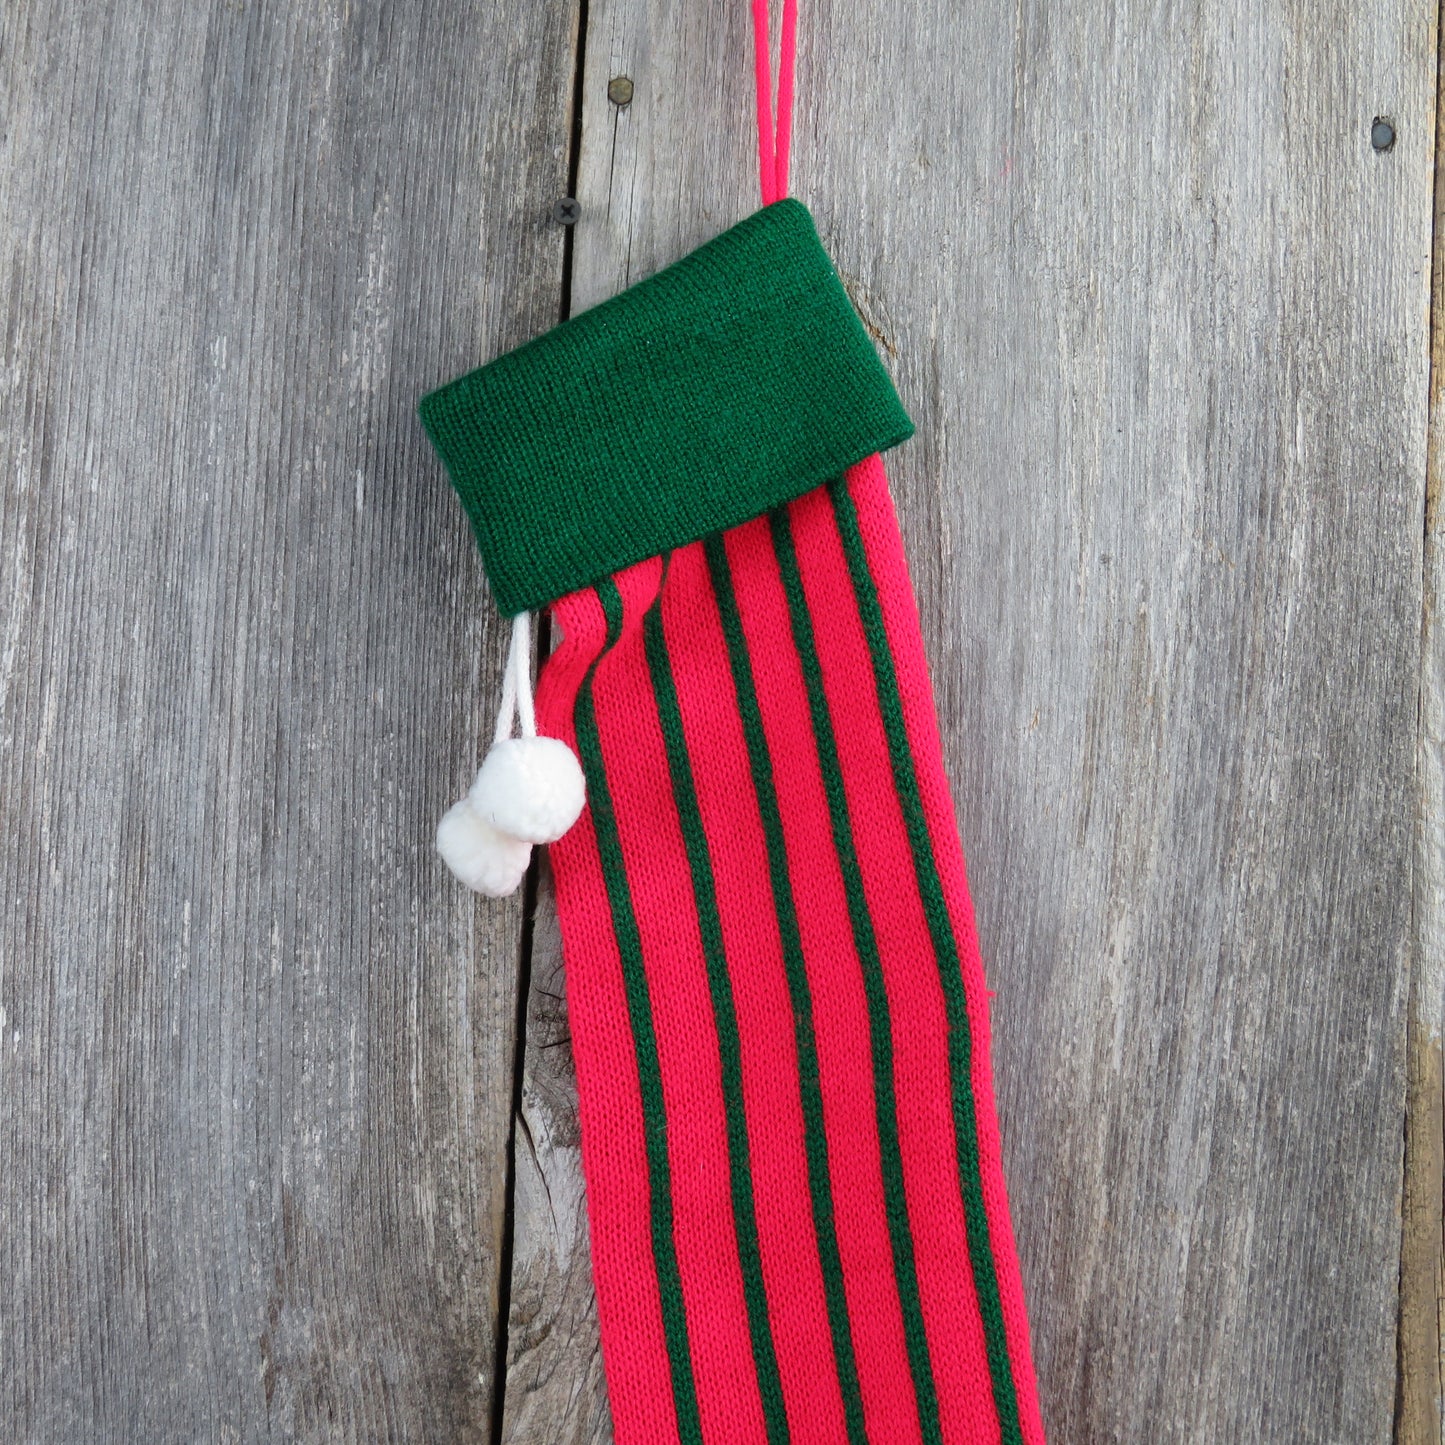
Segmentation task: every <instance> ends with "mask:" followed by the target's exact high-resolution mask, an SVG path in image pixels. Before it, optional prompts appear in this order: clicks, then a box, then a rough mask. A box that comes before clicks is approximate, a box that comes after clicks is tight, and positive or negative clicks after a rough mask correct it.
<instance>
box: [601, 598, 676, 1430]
mask: <svg viewBox="0 0 1445 1445" xmlns="http://www.w3.org/2000/svg"><path fill="white" fill-rule="evenodd" d="M597 596H598V599H599V600H600V601H601V603H602V611H603V613H604V614H605V616H606V618H607V641H606V643H605V644H604V645H603V648H602V652H600V653H598V655H597V656H596V657H595V658H594V659H593V661H592V665H591V666H590V667H589V668H588V669H587V676H586V677H585V678H584V679H583V682H582V686H581V688H580V689H579V690H578V693H577V709H576V721H577V751H578V754H579V755H580V756H581V759H582V771H583V773H584V775H585V777H586V779H587V801H588V804H589V806H590V807H591V810H592V826H593V828H594V829H595V830H596V833H597V853H598V856H599V857H600V859H601V861H602V878H603V882H604V884H605V886H606V889H607V901H608V904H609V906H610V908H611V910H612V928H613V932H614V934H615V936H616V939H617V951H618V953H619V955H620V956H621V959H622V979H623V984H624V986H625V988H626V992H627V1013H628V1018H629V1021H630V1022H631V1025H632V1041H633V1046H634V1047H635V1049H636V1051H637V1077H638V1085H639V1087H640V1089H641V1092H642V1133H643V1139H644V1142H645V1145H646V1150H647V1176H648V1183H649V1185H650V1192H651V1203H652V1252H653V1256H654V1259H655V1262H656V1266H657V1289H658V1294H659V1296H660V1297H661V1304H662V1332H663V1336H664V1338H665V1340H666V1344H667V1358H668V1363H669V1365H670V1367H671V1370H672V1395H673V1403H674V1405H675V1407H676V1410H677V1428H678V1434H679V1436H680V1437H681V1439H682V1441H683V1445H702V1422H701V1420H700V1419H699V1417H698V1410H697V1386H696V1384H695V1382H694V1381H693V1377H692V1355H691V1352H690V1351H689V1349H688V1341H687V1314H686V1311H685V1309H684V1307H683V1300H682V1277H681V1276H680V1274H679V1273H678V1268H677V1250H676V1248H675V1246H674V1243H673V1237H672V1171H671V1166H670V1165H669V1163H668V1158H667V1116H666V1112H665V1110H664V1107H663V1101H662V1068H661V1065H660V1064H659V1063H658V1058H657V1035H656V1033H655V1032H654V1030H653V1024H652V1003H651V1000H650V999H649V998H648V994H647V975H646V973H645V972H644V971H643V967H642V939H641V937H640V935H639V934H638V931H637V916H636V914H635V913H633V911H632V898H631V895H630V894H629V892H628V888H627V873H626V870H625V868H624V867H623V861H622V843H621V841H620V840H619V838H618V836H617V817H616V814H615V813H614V812H613V810H612V795H611V793H610V792H609V791H608V787H607V774H606V771H605V770H604V769H603V766H602V746H601V743H600V741H599V739H598V734H597V707H596V702H595V700H594V698H593V686H592V683H593V677H594V674H595V673H596V671H597V664H598V663H599V662H601V661H602V657H603V655H604V654H605V653H606V652H607V651H608V650H610V649H611V648H612V647H613V646H614V644H615V643H616V642H617V639H618V638H619V637H620V636H621V635H622V596H621V594H620V593H619V592H618V590H617V587H616V585H615V584H614V583H613V582H612V581H611V580H610V579H608V580H604V581H602V582H599V583H598V584H597Z"/></svg>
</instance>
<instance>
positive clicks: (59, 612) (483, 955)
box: [0, 0, 575, 1445]
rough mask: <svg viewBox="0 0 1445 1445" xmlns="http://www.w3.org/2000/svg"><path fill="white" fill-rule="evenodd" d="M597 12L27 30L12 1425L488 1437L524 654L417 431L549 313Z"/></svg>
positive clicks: (3, 369)
mask: <svg viewBox="0 0 1445 1445" xmlns="http://www.w3.org/2000/svg"><path fill="white" fill-rule="evenodd" d="M574 19H575V16H574V14H573V11H572V8H571V7H570V6H565V5H564V6H560V7H532V8H520V7H517V6H514V5H506V4H503V3H501V0H482V3H479V4H474V5H468V6H457V5H451V4H435V3H425V4H413V5H407V6H400V7H395V6H384V5H380V4H375V3H365V0H364V3H346V4H341V3H329V0H327V3H320V4H307V5H300V4H281V5H274V6H265V7H262V6H257V5H243V4H239V3H216V4H213V5H188V4H180V3H176V0H160V3H155V4H141V3H138V0H112V3H109V4H103V5H94V6H85V7H81V8H77V7H75V6H67V5H61V4H58V3H52V0H37V3H34V4H27V5H24V6H6V7H4V8H3V9H0V105H3V107H4V112H3V123H0V298H3V299H0V315H3V356H0V488H3V491H0V810H3V817H4V818H5V822H6V838H7V843H6V846H4V847H3V848H0V1021H3V1025H0V1026H3V1033H0V1158H3V1159H4V1161H5V1163H4V1168H3V1170H0V1261H3V1268H4V1272H5V1276H6V1289H5V1302H4V1304H3V1306H0V1415H3V1418H4V1421H5V1424H4V1426H3V1429H0V1433H3V1434H4V1435H5V1438H6V1439H10V1440H20V1441H36V1442H41V1441H43V1442H53V1441H64V1442H77V1445H79V1442H89V1441H95V1440H112V1441H131V1440H135V1441H141V1440H144V1441H151V1442H168V1441H176V1442H180V1441H185V1442H192V1441H200V1440H219V1441H256V1440H267V1439H274V1440H288V1441H292V1440H300V1441H321V1440H340V1439H348V1440H365V1441H374V1440H383V1439H385V1440H396V1441H401V1440H422V1439H428V1440H443V1439H445V1440H484V1439H487V1438H488V1437H489V1430H490V1425H489V1419H490V1412H491V1403H492V1394H493V1383H494V1382H493V1379H492V1375H493V1362H494V1329H495V1323H496V1319H495V1316H496V1296H497V1285H498V1280H497V1258H498V1253H499V1249H500V1247H501V1242H502V1241H501V1236H502V1231H503V1157H504V1152H505V1138H506V1129H507V1115H508V1099H509V1097H510V1085H509V1078H510V1067H511V1058H512V1038H511V1020H512V1018H513V1016H514V1010H515V1003H514V999H515V979H516V969H517V962H518V959H517V946H518V937H519V923H520V906H519V905H518V904H516V903H513V904H509V905H506V906H503V907H497V906H488V905H477V904H475V903H474V901H473V900H472V898H471V896H470V895H468V894H466V893H464V891H463V890H461V889H460V888H458V887H456V886H455V885H454V884H453V883H452V882H451V880H450V879H449V878H448V877H447V876H446V875H445V873H444V871H443V869H442V868H441V867H440V866H439V864H438V862H437V860H436V859H435V857H434V855H433V852H432V848H431V833H432V829H433V827H434V824H435V820H436V818H437V816H438V815H439V813H440V811H441V810H442V809H443V808H444V807H445V806H446V804H447V803H448V802H449V801H450V800H451V799H452V798H453V797H454V796H455V795H456V794H457V793H458V792H459V790H460V789H461V788H462V786H463V785H464V781H465V779H466V778H467V776H468V774H469V771H470V769H471V767H473V766H474V765H475V758H476V752H477V746H478V740H479V736H480V734H481V731H482V729H483V728H484V726H486V722H485V719H484V718H483V716H482V714H483V712H484V711H485V710H486V709H487V708H489V707H490V706H491V699H492V698H493V696H494V694H495V690H496V686H495V685H496V678H497V674H498V671H499V665H500V663H501V660H502V655H503V651H502V649H503V639H502V638H500V636H499V635H498V631H497V626H496V622H495V620H494V618H495V614H494V612H493V610H492V608H491V606H490V603H489V601H488V600H487V598H486V595H485V589H484V585H483V583H482V580H481V574H480V568H479V566H478V564H477V562H476V559H475V554H474V551H473V548H472V545H471V542H470V539H469V537H468V535H467V532H466V527H465V524H464V522H463V520H462V517H461V513H460V510H459V508H458V507H457V506H456V504H455V503H454V501H453V500H452V499H451V497H450V495H449V489H448V488H447V487H446V485H445V481H444V479H443V477H442V474H441V471H440V468H439V467H438V465H437V463H436V461H435V459H434V457H433V455H432V454H431V452H430V449H429V448H428V447H427V446H426V444H425V441H424V439H423V437H422V435H421V431H420V427H419V425H418V423H417V421H416V416H415V403H416V400H417V398H418V396H419V394H420V393H421V392H422V391H423V390H424V389H425V388H427V387H428V386H431V385H435V384H436V383H438V382H440V381H442V380H444V379H446V378H448V377H450V376H451V375H454V374H455V373H456V372H457V371H459V370H461V369H463V368H465V367H466V366H469V365H473V364H475V363H476V362H478V361H480V360H482V359H484V358H485V357H486V356H488V355H490V354H491V353H493V352H495V351H497V350H500V349H502V348H505V347H508V346H511V345H515V344H516V343H517V342H519V341H521V340H523V339H524V338H526V337H527V336H530V335H532V334H534V333H535V332H536V331H538V330H539V329H541V328H542V327H544V326H545V325H547V324H548V323H549V322H550V321H552V320H554V319H555V318H556V315H557V308H558V305H559V298H560V294H561V292H560V287H561V262H562V244H561V237H560V232H559V231H558V229H557V228H555V227H554V226H552V225H551V224H550V223H549V221H548V212H549V209H550V206H551V203H552V201H553V199H554V198H555V196H556V195H558V194H560V192H561V191H562V190H563V189H564V187H565V183H566V174H567V155H566V140H567V112H568V104H569V100H570V92H571V84H572V70H573V46H574V43H575V36H574V28H573V22H574Z"/></svg>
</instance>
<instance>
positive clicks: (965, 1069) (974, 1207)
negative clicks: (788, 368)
mask: <svg viewBox="0 0 1445 1445" xmlns="http://www.w3.org/2000/svg"><path fill="white" fill-rule="evenodd" d="M828 491H829V495H830V496H831V497H832V499H833V514H834V516H835V518H836V519H837V523H838V533H839V536H840V537H841V538H842V542H843V553H844V556H845V557H846V558H847V562H848V572H849V575H850V576H851V578H852V581H853V595H854V596H855V597H856V598H857V601H858V613H859V616H860V617H861V619H862V622H863V632H864V635H865V636H866V637H867V639H868V650H869V652H870V653H871V654H872V658H873V676H874V682H875V684H876V686H877V689H878V706H879V710H880V711H881V713H882V715H883V727H884V731H885V732H886V734H887V736H888V753H889V757H890V759H891V761H892V764H893V785H894V788H895V790H896V792H897V794H898V798H899V801H900V803H901V804H902V806H903V819H904V823H905V825H906V826H907V829H908V842H909V845H910V847H911V849H912V852H913V867H914V872H915V874H916V875H917V879H918V892H919V896H920V897H921V898H922V900H923V912H924V915H925V917H926V918H927V920H928V931H929V934H930V935H931V937H932V939H933V951H934V955H935V957H936V958H937V961H938V975H939V978H940V980H941V981H942V984H943V998H944V1006H945V1009H946V1012H947V1018H948V1054H949V1069H950V1073H951V1076H952V1079H951V1085H952V1091H953V1122H954V1134H955V1136H956V1138H957V1141H958V1172H959V1180H960V1184H961V1187H962V1191H963V1210H964V1218H965V1220H966V1221H967V1224H968V1254H969V1260H970V1262H971V1264H972V1266H973V1277H974V1288H975V1291H976V1292H977V1294H978V1303H979V1310H980V1313H981V1314H982V1316H983V1332H984V1339H985V1341H986V1342H987V1346H988V1368H989V1374H990V1376H991V1377H992V1380H993V1398H994V1406H995V1408H996V1409H997V1411H998V1418H999V1424H1000V1426H1001V1428H1002V1431H1003V1440H1004V1442H1005V1445H1019V1442H1021V1441H1022V1439H1023V1435H1022V1432H1021V1430H1020V1428H1019V1406H1018V1392H1017V1389H1016V1387H1015V1383H1014V1378H1013V1369H1012V1363H1011V1361H1010V1359H1009V1352H1008V1337H1007V1334H1006V1333H1005V1330H1004V1319H1003V1303H1002V1301H1001V1300H1000V1298H999V1288H998V1275H997V1273H996V1271H995V1268H994V1258H993V1249H992V1246H991V1244H990V1242H989V1229H988V1211H987V1209H986V1208H985V1205H984V1198H983V1176H982V1171H981V1168H980V1162H979V1147H978V1119H977V1116H976V1114H975V1112H974V1100H973V1086H972V1063H973V1037H972V1033H971V1031H970V1029H969V1024H968V999H967V996H966V995H965V993H964V987H963V973H962V969H961V966H960V963H959V956H958V942H957V939H956V938H955V937H954V932H953V920H952V918H951V917H950V916H949V912H948V903H947V900H946V899H945V897H944V893H943V883H942V880H941V879H940V878H939V876H938V864H937V862H936V860H935V859H934V856H933V844H932V841H931V840H930V838H929V835H928V819H927V817H926V816H925V814H924V811H923V797H922V794H921V793H920V791H919V787H918V776H917V773H916V771H915V769H914V764H913V749H912V747H911V746H910V745H909V740H908V728H907V725H906V724H905V722H904V719H903V697H902V694H901V692H900V691H899V687H898V673H897V671H896V669H895V668H894V666H893V653H892V650H891V649H890V647H889V645H888V631H887V628H886V627H885V625H884V621H883V608H882V605H881V604H880V603H879V600H878V589H877V586H876V584H875V583H874V581H873V574H872V572H871V571H870V570H869V567H868V554H867V552H866V551H865V549H864V546H863V536H862V533H861V532H860V531H859V528H858V513H857V511H856V509H855V508H854V506H853V499H852V497H851V496H850V495H849V494H848V489H847V486H846V484H845V483H843V482H835V483H833V484H831V485H830V486H829V488H828Z"/></svg>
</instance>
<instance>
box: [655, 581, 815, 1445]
mask: <svg viewBox="0 0 1445 1445" xmlns="http://www.w3.org/2000/svg"><path fill="white" fill-rule="evenodd" d="M665 575H666V574H665V573H664V576H665ZM642 637H643V644H644V647H645V649H646V652H647V666H648V669H649V671H650V672H651V673H652V692H653V696H654V698H655V699H656V702H657V716H658V721H659V722H660V723H661V725H662V740H663V743H664V744H665V746H666V748H667V769H668V773H669V775H670V776H671V779H672V796H673V801H674V803H675V804H676V805H677V814H678V819H679V821H680V822H681V824H682V841H683V847H684V848H685V849H686V850H687V866H688V869H689V871H690V872H691V874H692V892H693V900H694V904H695V906H696V910H697V921H698V930H699V932H700V934H701V935H702V951H703V958H704V960H705V961H706V964H707V982H708V988H709V990H710V991H711V993H712V1010H713V1018H714V1020H715V1022H716V1025H717V1037H718V1052H719V1055H720V1057H721V1060H722V1087H723V1101H724V1105H725V1113H726V1117H727V1136H728V1172H729V1176H730V1179H731V1184H732V1197H733V1215H734V1218H735V1220H736V1224H737V1239H738V1262H739V1264H740V1265H741V1267H742V1276H743V1298H744V1300H745V1301H746V1303H747V1311H748V1331H749V1333H750V1335H751V1336H752V1346H753V1363H754V1364H755V1365H756V1367H757V1372H758V1393H759V1394H760V1395H761V1397H762V1404H763V1419H764V1421H765V1423H766V1425H767V1431H768V1440H769V1441H770V1442H772V1445H782V1442H785V1441H787V1439H788V1414H787V1408H786V1406H785V1405H784V1404H783V1386H782V1381H781V1379H780V1378H779V1376H778V1357H777V1353H776V1351H775V1349H774V1347H773V1333H772V1327H771V1325H770V1324H769V1322H768V1298H767V1289H766V1286H765V1285H764V1283H763V1262H762V1256H761V1254H760V1252H759V1249H758V1221H757V1215H756V1213H755V1211H754V1207H753V1175H752V1162H751V1160H750V1158H749V1154H748V1126H747V1114H746V1112H745V1110H744V1108H743V1055H742V1043H741V1040H740V1038H739V1036H738V1016H737V1007H736V1005H735V1003H734V1001H733V989H732V980H731V979H730V978H729V977H728V966H727V955H726V953H725V951H724V949H723V936H722V920H721V918H720V917H719V915H718V906H717V887H716V883H715V881H714V879H713V871H712V860H711V858H710V857H709V855H708V845H707V834H706V832H705V831H704V830H703V823H702V810H701V808H700V807H699V806H698V801H697V788H696V786H695V784H694V782H693V777H692V766H691V763H690V762H689V760H688V755H687V739H686V737H685V736H684V734H683V730H682V709H681V707H680V706H679V705H678V700H677V685H676V683H675V682H674V681H673V676H672V661H671V659H670V658H669V656H668V652H667V641H666V639H665V638H664V636H663V631H662V592H661V590H660V589H659V591H658V594H657V599H656V601H654V602H653V604H652V606H651V607H649V608H648V609H647V614H646V616H645V617H644V618H643V621H642Z"/></svg>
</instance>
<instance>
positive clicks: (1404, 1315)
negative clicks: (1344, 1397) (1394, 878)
mask: <svg viewBox="0 0 1445 1445" xmlns="http://www.w3.org/2000/svg"><path fill="white" fill-rule="evenodd" d="M1436 44H1437V47H1438V44H1439V36H1438V34H1437V36H1436ZM1435 123H1436V130H1435V154H1436V172H1435V198H1434V208H1435V234H1436V237H1437V243H1436V245H1435V248H1434V253H1433V255H1432V258H1431V267H1430V413H1429V433H1428V436H1429V444H1428V450H1427V454H1426V481H1427V486H1426V497H1425V569H1424V609H1423V624H1422V627H1421V635H1420V644H1421V669H1420V722H1419V728H1420V736H1419V753H1418V766H1419V769H1420V778H1419V794H1420V801H1419V807H1418V809H1417V812H1416V828H1415V880H1414V894H1415V897H1414V937H1413V945H1414V947H1413V954H1414V958H1413V969H1412V974H1411V979H1410V1020H1409V1050H1408V1056H1407V1078H1408V1091H1407V1094H1406V1116H1405V1185H1404V1202H1403V1216H1404V1218H1403V1230H1402V1235H1401V1247H1400V1339H1399V1356H1400V1388H1399V1405H1398V1411H1397V1417H1396V1440H1397V1442H1398V1445H1445V1419H1442V1411H1441V1396H1442V1393H1445V1371H1442V1364H1445V1355H1442V1348H1441V1347H1442V1338H1441V1320H1442V1317H1445V1275H1442V1270H1445V1252H1442V1243H1445V1239H1442V1234H1445V1194H1442V1184H1445V1065H1442V1032H1445V630H1442V626H1441V618H1440V607H1441V603H1442V600H1445V538H1442V534H1441V497H1442V481H1445V251H1442V248H1441V246H1440V245H1439V243H1438V238H1439V237H1440V235H1441V234H1442V233H1441V229H1440V228H1441V222H1442V208H1445V180H1442V172H1441V169H1440V165H1439V157H1440V155H1441V149H1440V138H1441V134H1442V131H1445V109H1442V108H1441V107H1440V105H1439V103H1438V94H1437V104H1436V115H1435Z"/></svg>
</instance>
